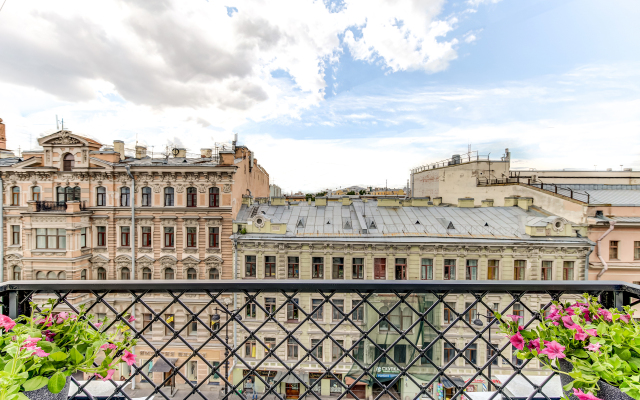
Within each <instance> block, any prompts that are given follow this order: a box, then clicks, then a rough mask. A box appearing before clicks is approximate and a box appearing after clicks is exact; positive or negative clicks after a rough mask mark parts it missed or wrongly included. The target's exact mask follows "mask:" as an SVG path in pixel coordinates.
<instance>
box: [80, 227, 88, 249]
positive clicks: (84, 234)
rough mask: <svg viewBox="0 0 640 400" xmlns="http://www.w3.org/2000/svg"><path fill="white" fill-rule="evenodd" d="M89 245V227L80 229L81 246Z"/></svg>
mask: <svg viewBox="0 0 640 400" xmlns="http://www.w3.org/2000/svg"><path fill="white" fill-rule="evenodd" d="M85 247H87V228H82V229H80V248H83V249H84V248H85Z"/></svg>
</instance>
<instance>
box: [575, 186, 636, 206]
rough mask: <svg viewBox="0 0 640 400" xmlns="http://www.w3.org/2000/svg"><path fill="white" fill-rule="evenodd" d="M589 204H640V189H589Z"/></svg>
mask: <svg viewBox="0 0 640 400" xmlns="http://www.w3.org/2000/svg"><path fill="white" fill-rule="evenodd" d="M586 192H587V193H589V196H590V198H589V204H611V205H616V206H640V190H587V191H586Z"/></svg>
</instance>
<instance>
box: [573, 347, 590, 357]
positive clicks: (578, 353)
mask: <svg viewBox="0 0 640 400" xmlns="http://www.w3.org/2000/svg"><path fill="white" fill-rule="evenodd" d="M573 355H574V356H576V357H578V358H588V357H589V354H587V352H586V351H584V350H582V349H578V350H576V351H574V352H573Z"/></svg>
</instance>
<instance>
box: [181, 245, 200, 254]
mask: <svg viewBox="0 0 640 400" xmlns="http://www.w3.org/2000/svg"><path fill="white" fill-rule="evenodd" d="M184 252H185V253H187V254H197V253H198V248H197V247H187V248H185V249H184Z"/></svg>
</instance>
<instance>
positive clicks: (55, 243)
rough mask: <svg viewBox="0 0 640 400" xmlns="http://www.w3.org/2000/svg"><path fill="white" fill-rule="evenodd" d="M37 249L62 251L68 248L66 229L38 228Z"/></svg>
mask: <svg viewBox="0 0 640 400" xmlns="http://www.w3.org/2000/svg"><path fill="white" fill-rule="evenodd" d="M36 248H38V249H60V250H64V249H66V248H67V231H66V229H56V228H38V229H36Z"/></svg>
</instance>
